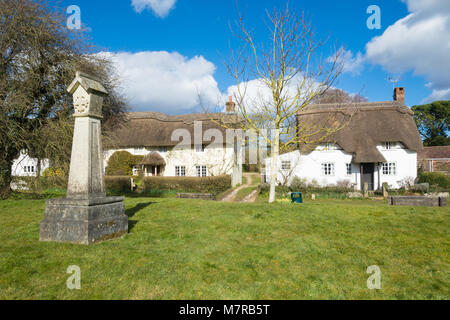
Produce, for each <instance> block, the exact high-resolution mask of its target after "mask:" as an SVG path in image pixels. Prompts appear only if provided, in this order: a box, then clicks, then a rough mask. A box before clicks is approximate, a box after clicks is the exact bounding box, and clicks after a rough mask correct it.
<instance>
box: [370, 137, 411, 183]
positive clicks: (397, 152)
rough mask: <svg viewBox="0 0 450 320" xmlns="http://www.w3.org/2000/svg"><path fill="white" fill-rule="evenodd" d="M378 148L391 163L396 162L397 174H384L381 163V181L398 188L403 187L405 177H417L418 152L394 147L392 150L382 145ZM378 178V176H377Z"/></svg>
mask: <svg viewBox="0 0 450 320" xmlns="http://www.w3.org/2000/svg"><path fill="white" fill-rule="evenodd" d="M378 150H379V151H380V152H381V154H382V155H383V156H384V158H385V159H386V161H387V162H388V163H389V162H391V163H395V171H396V174H395V175H384V174H383V172H382V166H381V165H380V178H381V183H380V185H383V183H385V182H387V183H388V184H389V186H390V187H392V188H394V189H398V188H400V187H401V184H400V182H401V181H402V180H403V179H405V178H411V179H416V178H417V152H415V151H411V150H408V149H405V148H401V147H398V148H394V149H392V150H384V148H383V147H382V146H379V147H378ZM376 178H377V177H376Z"/></svg>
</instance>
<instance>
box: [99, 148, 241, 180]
mask: <svg viewBox="0 0 450 320" xmlns="http://www.w3.org/2000/svg"><path fill="white" fill-rule="evenodd" d="M117 151H127V152H129V153H131V154H132V155H142V156H145V155H147V154H149V153H150V152H154V151H156V152H158V153H159V154H160V155H161V157H162V158H163V159H164V160H165V162H166V166H165V167H164V171H163V174H162V175H163V176H165V177H174V176H175V175H176V172H175V167H176V166H184V167H185V168H186V176H188V177H189V176H191V177H195V176H197V166H206V167H207V175H208V176H218V175H222V174H227V175H230V174H232V172H233V163H234V149H233V148H220V147H206V148H205V149H204V151H203V152H197V151H196V150H195V148H187V149H169V150H168V152H161V151H160V149H159V148H157V147H155V148H134V149H133V148H129V149H111V150H105V152H104V165H105V168H106V167H107V164H108V160H109V158H110V157H111V156H112V155H113V154H114V153H115V152H117Z"/></svg>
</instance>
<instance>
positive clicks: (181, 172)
mask: <svg viewBox="0 0 450 320" xmlns="http://www.w3.org/2000/svg"><path fill="white" fill-rule="evenodd" d="M175 175H176V176H177V177H185V176H186V167H185V166H175Z"/></svg>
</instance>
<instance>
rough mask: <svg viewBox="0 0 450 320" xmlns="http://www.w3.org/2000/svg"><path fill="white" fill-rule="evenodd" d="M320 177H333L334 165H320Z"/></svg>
mask: <svg viewBox="0 0 450 320" xmlns="http://www.w3.org/2000/svg"><path fill="white" fill-rule="evenodd" d="M322 175H324V176H334V163H322Z"/></svg>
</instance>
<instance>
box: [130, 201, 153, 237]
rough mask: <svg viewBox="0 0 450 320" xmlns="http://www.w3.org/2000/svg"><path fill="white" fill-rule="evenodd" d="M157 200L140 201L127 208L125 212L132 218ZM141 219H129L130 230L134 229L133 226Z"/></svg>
mask: <svg viewBox="0 0 450 320" xmlns="http://www.w3.org/2000/svg"><path fill="white" fill-rule="evenodd" d="M154 203H155V202H143V203H138V204H137V205H135V206H134V207H133V208H130V209H127V210H125V214H126V215H127V216H128V218H132V217H133V216H134V215H135V214H136V213H138V212H139V211H141V210H144V209H145V208H147V207H148V206H150V205H152V204H154ZM138 222H139V221H137V220H129V221H128V231H131V230H133V228H134V227H135V226H136V225H137V224H138Z"/></svg>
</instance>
